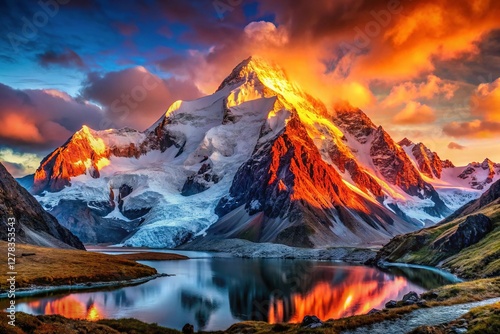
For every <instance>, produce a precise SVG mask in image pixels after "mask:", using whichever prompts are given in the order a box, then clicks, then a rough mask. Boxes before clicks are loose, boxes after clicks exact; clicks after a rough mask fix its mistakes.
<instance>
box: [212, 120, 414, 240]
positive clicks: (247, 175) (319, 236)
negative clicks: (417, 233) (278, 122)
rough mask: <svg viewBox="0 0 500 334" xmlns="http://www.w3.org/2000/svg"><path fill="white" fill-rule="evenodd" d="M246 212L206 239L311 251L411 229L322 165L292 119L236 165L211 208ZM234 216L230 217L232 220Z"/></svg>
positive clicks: (224, 222) (223, 222) (224, 212)
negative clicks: (237, 221)
mask: <svg viewBox="0 0 500 334" xmlns="http://www.w3.org/2000/svg"><path fill="white" fill-rule="evenodd" d="M242 208H244V210H245V211H246V212H247V213H248V215H249V217H248V218H247V222H246V223H245V224H238V225H236V226H231V225H232V223H233V222H232V221H229V220H226V219H224V218H222V219H221V220H220V221H219V222H218V223H216V224H214V225H213V226H212V227H211V228H210V229H209V230H208V231H207V234H208V237H217V236H219V237H221V236H223V237H225V238H244V239H249V240H251V241H256V242H278V243H283V244H286V245H290V246H299V247H304V246H306V247H314V246H327V245H329V244H331V243H332V242H334V243H335V244H337V245H339V244H345V239H346V238H349V240H350V242H351V243H352V242H353V241H357V242H358V243H368V242H370V241H372V242H376V241H380V240H383V239H384V238H386V236H387V235H390V234H392V233H395V232H396V231H398V230H405V229H412V226H411V224H409V223H407V222H404V221H403V220H401V219H399V218H398V217H396V216H395V215H394V214H392V213H391V212H389V211H387V210H385V209H384V208H382V207H381V206H379V205H377V204H375V203H373V202H370V201H368V200H366V199H365V198H363V197H362V196H360V195H358V194H356V193H353V192H352V190H351V189H349V188H348V187H347V186H346V185H345V184H344V183H343V182H342V179H341V177H340V175H339V174H338V172H337V171H336V170H335V169H334V168H333V167H332V166H331V165H328V164H327V163H325V162H324V161H323V159H322V158H321V155H320V153H319V152H318V150H317V148H316V147H315V146H314V144H313V143H312V141H311V139H310V138H309V137H308V136H307V132H306V129H305V128H304V126H303V125H302V124H301V122H300V120H299V118H298V117H297V116H292V117H291V118H290V119H289V120H288V121H287V124H286V127H285V129H284V130H283V132H282V133H281V134H280V135H278V136H277V137H276V138H275V139H274V140H272V141H268V142H265V143H263V144H262V145H258V146H257V147H256V150H255V152H254V154H253V156H252V159H250V160H249V161H247V162H246V163H245V164H244V165H243V166H241V167H240V169H239V170H238V173H237V174H236V176H235V178H234V181H233V184H232V186H231V189H230V192H229V196H227V197H224V198H223V199H222V200H221V201H220V202H219V205H218V206H217V207H216V213H217V214H219V216H221V217H225V216H232V215H236V216H237V215H238V214H240V215H241V209H242ZM233 218H234V216H233Z"/></svg>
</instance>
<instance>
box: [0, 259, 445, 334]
mask: <svg viewBox="0 0 500 334" xmlns="http://www.w3.org/2000/svg"><path fill="white" fill-rule="evenodd" d="M144 263H145V264H147V265H150V266H154V267H155V268H157V269H158V271H159V272H164V273H169V274H175V275H176V276H172V277H163V278H159V279H156V280H153V281H150V282H147V283H144V284H141V285H138V286H133V287H126V288H120V289H116V290H111V291H96V292H80V293H73V294H62V295H53V296H46V297H35V298H24V299H23V298H19V299H18V306H19V308H18V310H19V311H23V312H28V313H33V314H61V315H64V316H66V317H71V318H84V319H88V320H96V319H101V318H123V317H134V318H138V319H140V320H142V321H145V322H150V323H153V322H155V323H158V324H159V325H162V326H166V327H171V328H176V329H180V328H182V326H183V325H184V324H185V323H191V324H194V325H195V327H196V330H221V329H226V328H228V327H229V326H230V325H231V324H233V323H235V322H238V321H242V320H264V321H268V322H272V323H275V322H300V321H302V318H303V317H304V316H305V315H307V314H314V315H316V316H318V317H319V318H320V319H322V320H327V319H330V318H334V319H335V318H340V317H345V316H350V315H355V314H364V313H367V312H368V311H370V310H371V309H372V308H383V306H384V303H385V302H387V301H388V300H390V299H401V298H402V296H403V295H404V294H405V293H407V292H408V291H410V290H414V291H416V292H418V293H420V292H423V291H424V288H423V287H421V285H419V284H416V283H413V282H418V281H416V280H413V282H412V281H410V280H408V279H407V278H405V276H402V275H401V274H403V272H401V271H400V272H398V274H394V273H392V272H382V271H380V270H378V269H375V268H370V267H364V266H352V265H341V264H335V263H329V262H315V261H301V260H264V259H237V258H198V259H191V260H187V261H164V262H144ZM427 281H428V280H427ZM440 283H441V282H440ZM444 283H446V282H444ZM427 288H428V287H427ZM0 306H2V307H3V306H4V305H3V304H1V305H0Z"/></svg>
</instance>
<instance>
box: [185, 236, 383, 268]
mask: <svg viewBox="0 0 500 334" xmlns="http://www.w3.org/2000/svg"><path fill="white" fill-rule="evenodd" d="M176 250H190V251H205V252H220V253H222V252H223V253H226V254H230V255H231V256H234V257H240V258H262V259H302V260H318V261H339V262H347V263H353V264H364V263H366V262H368V261H371V260H373V259H374V258H375V256H376V250H375V249H368V248H354V247H335V248H328V249H317V248H297V247H290V246H286V245H282V244H272V243H254V242H251V241H247V240H242V239H227V240H211V241H204V240H200V241H197V242H192V243H188V244H185V245H182V246H180V247H178V248H176Z"/></svg>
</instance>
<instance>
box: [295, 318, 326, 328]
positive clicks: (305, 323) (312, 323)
mask: <svg viewBox="0 0 500 334" xmlns="http://www.w3.org/2000/svg"><path fill="white" fill-rule="evenodd" d="M322 325H323V323H322V322H321V320H320V319H319V318H318V317H317V316H315V315H306V316H305V317H304V319H303V320H302V323H301V324H300V327H304V328H317V327H321V326H322Z"/></svg>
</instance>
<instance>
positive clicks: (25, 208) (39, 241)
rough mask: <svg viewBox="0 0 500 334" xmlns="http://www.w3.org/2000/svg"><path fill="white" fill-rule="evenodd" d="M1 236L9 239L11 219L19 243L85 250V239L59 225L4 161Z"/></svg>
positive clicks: (0, 180) (0, 195) (0, 178)
mask: <svg viewBox="0 0 500 334" xmlns="http://www.w3.org/2000/svg"><path fill="white" fill-rule="evenodd" d="M0 217H1V225H2V228H1V229H0V239H1V240H7V239H8V238H7V237H8V225H7V223H8V219H9V218H10V217H13V218H15V220H16V224H15V227H16V242H21V243H29V244H33V245H39V246H46V247H58V248H78V249H85V247H84V246H83V244H82V243H81V241H80V240H79V239H78V238H77V237H76V236H75V235H73V233H71V232H70V231H69V230H67V229H66V228H64V227H62V226H61V225H59V223H58V222H57V220H56V218H54V216H52V215H51V214H49V213H47V212H46V211H45V210H44V209H43V208H42V206H41V205H40V204H39V203H38V202H37V201H36V199H35V198H34V197H33V196H32V195H31V194H30V193H29V192H28V191H27V190H26V189H24V188H23V187H22V186H21V185H20V184H18V183H17V182H16V180H15V179H14V178H13V177H12V176H11V175H10V174H9V173H8V172H7V170H6V169H5V167H4V166H3V165H2V164H0Z"/></svg>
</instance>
